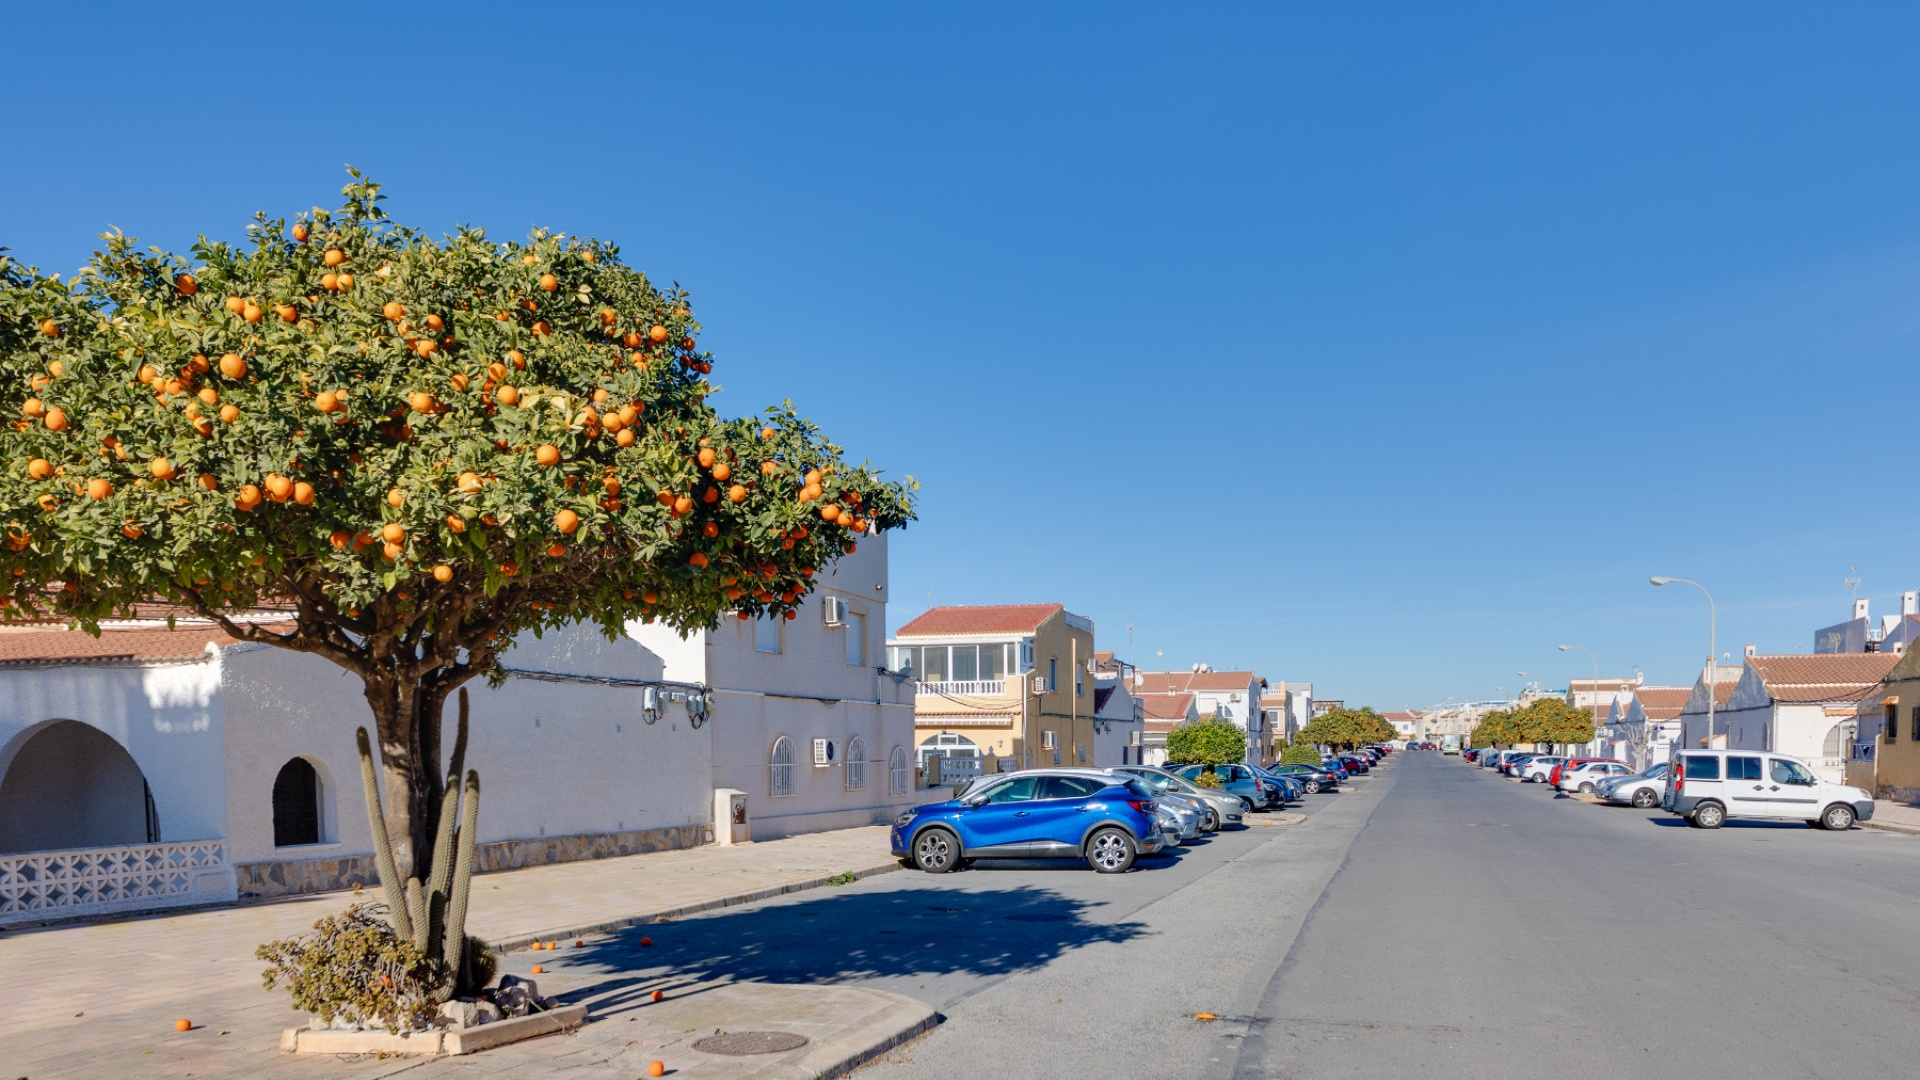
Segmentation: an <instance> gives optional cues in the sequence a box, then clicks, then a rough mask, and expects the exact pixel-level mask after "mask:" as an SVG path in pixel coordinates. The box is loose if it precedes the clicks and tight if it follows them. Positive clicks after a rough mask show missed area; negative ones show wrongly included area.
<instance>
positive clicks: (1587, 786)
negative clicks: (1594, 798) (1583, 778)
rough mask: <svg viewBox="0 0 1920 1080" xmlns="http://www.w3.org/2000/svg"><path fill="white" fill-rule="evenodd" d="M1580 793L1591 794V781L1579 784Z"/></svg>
mask: <svg viewBox="0 0 1920 1080" xmlns="http://www.w3.org/2000/svg"><path fill="white" fill-rule="evenodd" d="M1580 794H1582V795H1591V794H1593V785H1592V784H1591V783H1583V784H1581V785H1580Z"/></svg>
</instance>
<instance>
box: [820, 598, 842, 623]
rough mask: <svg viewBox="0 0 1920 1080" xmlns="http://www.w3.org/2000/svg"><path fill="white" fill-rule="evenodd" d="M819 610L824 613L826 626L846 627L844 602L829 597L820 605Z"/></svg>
mask: <svg viewBox="0 0 1920 1080" xmlns="http://www.w3.org/2000/svg"><path fill="white" fill-rule="evenodd" d="M820 610H821V611H822V612H823V613H825V615H826V619H827V625H828V626H845V625H847V602H846V601H845V600H842V599H840V598H839V597H837V596H829V597H827V598H826V600H825V601H824V602H823V603H822V604H821V605H820Z"/></svg>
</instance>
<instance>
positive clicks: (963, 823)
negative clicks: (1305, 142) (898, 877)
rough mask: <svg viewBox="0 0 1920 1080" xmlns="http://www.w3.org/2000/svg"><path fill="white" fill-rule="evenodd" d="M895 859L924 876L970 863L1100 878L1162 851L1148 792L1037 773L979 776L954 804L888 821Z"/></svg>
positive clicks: (1106, 775)
mask: <svg viewBox="0 0 1920 1080" xmlns="http://www.w3.org/2000/svg"><path fill="white" fill-rule="evenodd" d="M889 840H890V844H891V847H892V850H893V854H894V857H895V858H898V859H900V860H902V861H903V862H906V863H907V864H908V865H910V866H913V867H917V868H918V869H921V870H924V871H926V872H927V873H929V874H944V873H946V872H948V871H950V870H955V869H960V868H962V867H965V866H967V865H969V864H970V863H972V862H973V860H975V859H1032V858H1039V859H1049V858H1060V857H1063V856H1064V857H1068V858H1076V859H1080V858H1083V859H1085V860H1087V863H1088V865H1090V866H1092V867H1093V868H1094V869H1095V870H1097V871H1099V872H1100V873H1102V874H1120V873H1125V872H1126V871H1127V870H1129V869H1132V867H1133V863H1134V860H1136V859H1138V858H1139V857H1140V856H1142V855H1151V854H1153V853H1154V852H1157V851H1159V850H1161V849H1162V848H1163V847H1165V846H1167V842H1166V839H1165V838H1164V837H1163V836H1162V835H1161V833H1160V828H1159V826H1158V825H1157V824H1156V823H1155V821H1154V807H1153V793H1152V792H1150V791H1149V790H1147V787H1146V785H1144V784H1142V783H1141V782H1140V781H1139V780H1137V779H1135V778H1133V777H1131V776H1127V775H1124V774H1120V773H1111V772H1107V771H1105V770H1101V769H1036V770H1033V771H1029V772H1017V773H1009V774H1007V775H1005V776H985V777H981V778H980V779H979V780H976V781H974V782H973V783H972V784H970V785H968V787H967V788H966V789H965V794H964V795H963V796H962V797H961V798H957V799H952V800H950V801H948V802H942V803H933V804H931V805H928V806H917V807H914V808H913V809H912V810H909V811H907V812H906V813H904V814H901V815H900V816H899V817H898V818H896V819H895V820H894V822H893V830H892V833H891V834H890V836H889Z"/></svg>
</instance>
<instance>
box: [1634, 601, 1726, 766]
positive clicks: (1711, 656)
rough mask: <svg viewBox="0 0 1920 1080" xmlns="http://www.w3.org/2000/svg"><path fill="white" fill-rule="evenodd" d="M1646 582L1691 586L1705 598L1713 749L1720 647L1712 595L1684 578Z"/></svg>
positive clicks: (1709, 731)
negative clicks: (1714, 706) (1714, 696)
mask: <svg viewBox="0 0 1920 1080" xmlns="http://www.w3.org/2000/svg"><path fill="white" fill-rule="evenodd" d="M1647 580H1648V581H1650V582H1652V583H1653V584H1655V585H1675V584H1678V585H1691V586H1693V587H1694V588H1696V589H1699V590H1700V595H1702V596H1704V597H1706V598H1707V748H1708V749H1712V748H1713V688H1714V683H1715V681H1716V676H1718V675H1719V673H1720V672H1719V668H1720V661H1719V659H1718V657H1719V653H1718V652H1717V651H1716V650H1717V649H1718V648H1719V647H1720V646H1719V642H1718V640H1717V634H1718V622H1719V615H1718V613H1717V612H1716V611H1715V609H1714V605H1713V594H1712V593H1710V592H1708V591H1707V587H1706V586H1705V585H1702V584H1700V583H1699V582H1697V581H1688V580H1687V579H1686V578H1677V577H1651V578H1648V579H1647ZM1681 734H1682V736H1683V737H1684V735H1685V729H1684V727H1683V729H1682V731H1681Z"/></svg>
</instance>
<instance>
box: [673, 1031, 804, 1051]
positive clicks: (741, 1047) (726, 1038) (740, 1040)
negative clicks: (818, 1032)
mask: <svg viewBox="0 0 1920 1080" xmlns="http://www.w3.org/2000/svg"><path fill="white" fill-rule="evenodd" d="M805 1045H807V1037H806V1036H805V1035H795V1034H794V1033H793V1032H791V1031H729V1032H726V1033H724V1034H720V1035H709V1036H707V1037H706V1038H704V1039H697V1040H695V1041H694V1044H693V1048H694V1049H695V1050H698V1051H700V1052H701V1053H705V1054H729V1055H732V1056H734V1057H745V1056H746V1055H748V1054H778V1053H780V1052H781V1051H784V1050H798V1049H800V1048H801V1047H803V1046H805Z"/></svg>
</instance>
